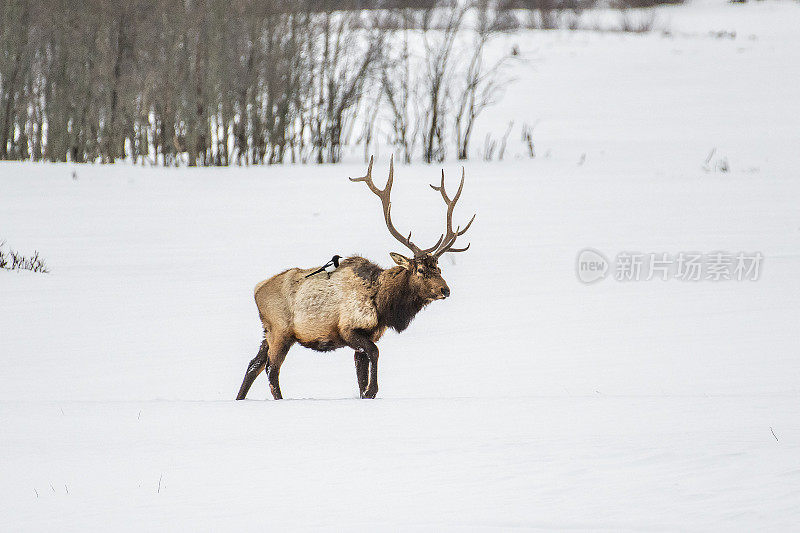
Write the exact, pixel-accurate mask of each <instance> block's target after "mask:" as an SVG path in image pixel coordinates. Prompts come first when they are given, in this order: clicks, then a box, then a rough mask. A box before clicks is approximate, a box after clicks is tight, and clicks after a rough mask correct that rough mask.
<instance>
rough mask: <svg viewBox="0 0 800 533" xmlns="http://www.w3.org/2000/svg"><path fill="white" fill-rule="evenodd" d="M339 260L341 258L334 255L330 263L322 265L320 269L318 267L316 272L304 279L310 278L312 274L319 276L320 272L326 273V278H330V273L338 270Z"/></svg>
mask: <svg viewBox="0 0 800 533" xmlns="http://www.w3.org/2000/svg"><path fill="white" fill-rule="evenodd" d="M341 258H342V256H340V255H334V256H333V257H331V260H330V261H328V262H327V263H325V264H324V265H322V266H321V267H319V268H318V269H317V270H315V271H314V272H312V273H311V274H309V275H307V276H306V277H307V278H310V277H311V276H313V275H314V274H319V273H320V272H327V273H328V276H329V277H330V275H331V273H332V272H333V271H334V270H336V269H337V268H339V259H341Z"/></svg>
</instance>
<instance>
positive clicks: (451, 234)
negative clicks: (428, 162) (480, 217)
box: [431, 167, 475, 257]
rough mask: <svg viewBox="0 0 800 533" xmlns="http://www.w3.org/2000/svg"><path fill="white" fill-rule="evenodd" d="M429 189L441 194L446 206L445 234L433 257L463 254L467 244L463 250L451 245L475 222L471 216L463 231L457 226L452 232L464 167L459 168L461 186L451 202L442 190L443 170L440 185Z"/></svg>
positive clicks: (462, 186) (473, 216)
mask: <svg viewBox="0 0 800 533" xmlns="http://www.w3.org/2000/svg"><path fill="white" fill-rule="evenodd" d="M431 188H432V189H433V190H434V191H439V192H440V193H442V198H443V199H444V203H445V204H447V233H446V234H445V237H444V239H443V240H442V241H441V246H439V247H437V249H436V251H435V252H433V256H434V257H439V256H441V255H442V254H443V253H445V252H463V251H465V250H467V249H468V248H469V244H467V245H466V246H465V247H463V248H453V245H454V244H455V243H456V239H457V238H458V237H459V236H460V235H464V234H465V233H466V232H467V230H468V229H469V227H470V226H471V225H472V222H473V221H474V220H475V215H472V218H471V219H470V220H469V222H468V223H467V225H466V226H464V229H461V226H458V227H457V228H456V229H455V231H453V209H455V207H456V202H458V198H459V197H460V196H461V189H463V188H464V167H461V184H460V185H459V186H458V191H456V195H455V196H453V199H452V200H451V199H450V198H448V197H447V192H446V191H445V190H444V170H442V183H441V185H439V186H438V187H437V186H436V185H431ZM470 244H471V243H470Z"/></svg>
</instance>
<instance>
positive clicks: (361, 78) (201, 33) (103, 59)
mask: <svg viewBox="0 0 800 533" xmlns="http://www.w3.org/2000/svg"><path fill="white" fill-rule="evenodd" d="M320 4H321V3H320V2H314V3H309V4H308V6H307V7H306V8H305V9H302V8H297V7H296V6H297V5H298V4H297V3H296V2H292V3H286V2H269V1H263V0H252V1H249V0H196V1H195V0H185V1H178V2H176V1H173V0H135V1H127V0H70V1H69V2H63V1H59V0H52V1H48V0H5V1H4V3H3V4H2V5H3V8H2V9H3V11H2V27H0V49H1V50H2V57H1V58H0V61H1V62H0V159H22V160H24V159H32V160H48V161H67V160H69V161H75V162H84V161H101V162H108V163H110V162H114V161H115V160H118V159H121V158H130V159H132V160H133V161H137V160H139V159H140V158H142V157H150V158H151V159H153V158H154V159H153V161H152V162H154V163H158V164H165V165H171V164H177V162H178V157H179V156H180V157H182V158H183V160H184V161H185V162H186V163H187V164H189V165H227V164H233V163H238V164H243V163H253V164H258V163H279V162H284V161H289V160H290V161H298V160H301V159H302V160H313V161H317V162H335V161H337V160H338V159H339V153H340V147H341V143H342V135H343V131H344V130H345V129H346V128H347V127H348V121H349V120H350V119H351V118H352V113H353V111H354V109H355V106H356V105H357V104H358V102H359V99H360V98H361V96H362V94H363V90H364V84H365V81H366V80H367V78H368V77H369V71H370V69H371V68H373V66H374V65H375V64H376V63H377V60H378V58H379V53H380V51H381V48H382V42H383V38H384V32H382V31H379V30H373V29H369V28H368V27H365V26H363V25H362V20H361V17H362V15H361V13H360V12H345V13H341V12H340V13H335V12H332V11H330V10H328V11H325V10H321V9H320ZM287 6H293V7H292V8H291V9H290V8H288V7H287ZM356 30H358V31H356Z"/></svg>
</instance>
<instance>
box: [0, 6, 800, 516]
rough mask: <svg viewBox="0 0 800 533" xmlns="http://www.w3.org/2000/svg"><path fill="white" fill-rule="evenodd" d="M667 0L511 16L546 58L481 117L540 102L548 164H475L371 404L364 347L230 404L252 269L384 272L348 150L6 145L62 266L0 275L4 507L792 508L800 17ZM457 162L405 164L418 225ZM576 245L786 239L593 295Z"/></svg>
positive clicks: (797, 499)
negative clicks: (55, 161)
mask: <svg viewBox="0 0 800 533" xmlns="http://www.w3.org/2000/svg"><path fill="white" fill-rule="evenodd" d="M659 20H660V21H661V24H663V25H665V26H668V27H669V29H670V33H671V35H670V36H665V35H662V34H661V33H652V34H647V35H622V34H598V33H587V32H577V33H569V32H534V33H529V34H523V35H515V36H511V37H508V39H507V44H511V43H514V44H517V45H518V46H519V47H520V50H521V52H522V55H523V57H525V58H526V62H524V63H522V64H520V65H518V66H517V71H516V72H515V77H516V78H517V82H516V83H515V84H513V85H510V86H509V87H508V89H507V91H506V96H505V98H504V100H503V101H502V103H501V104H500V105H498V106H497V107H495V108H493V109H492V111H490V112H489V114H488V115H487V116H486V117H485V118H484V120H483V121H482V122H481V124H480V129H479V133H477V134H476V137H475V138H476V139H477V141H476V142H477V144H478V145H480V144H481V142H482V139H483V138H484V136H485V135H486V133H490V134H492V135H493V136H494V137H499V136H501V135H502V133H503V131H504V130H505V127H506V125H507V123H508V122H509V121H510V120H514V121H515V124H516V127H519V126H520V125H521V123H522V122H527V123H528V124H531V125H533V124H535V128H534V139H535V142H536V151H537V157H536V159H532V160H531V159H528V158H527V157H526V156H524V153H525V146H524V144H523V143H521V142H520V141H519V136H518V134H515V135H514V136H513V138H511V140H510V141H509V148H508V150H507V153H506V158H505V160H504V161H503V162H497V161H495V162H491V163H485V162H480V157H475V158H474V160H473V161H471V162H469V163H468V164H467V165H466V175H467V183H466V186H465V189H464V195H463V198H462V201H461V203H460V207H459V211H458V212H457V213H456V216H457V217H462V218H464V219H466V217H468V216H469V215H471V213H472V212H473V211H477V213H478V218H477V220H476V222H475V224H474V226H473V228H472V229H471V230H470V235H469V236H470V239H469V240H471V242H472V248H471V249H470V250H469V251H468V252H467V253H464V254H457V255H455V256H454V257H452V258H447V257H445V258H444V259H443V262H442V266H443V270H444V276H445V279H447V281H448V283H449V285H450V287H451V289H452V290H453V295H452V297H451V298H449V299H447V300H445V301H441V302H436V303H434V304H433V305H431V306H430V307H429V308H428V309H426V310H424V311H423V312H422V313H421V314H420V315H419V316H418V317H417V319H416V321H415V322H414V323H413V324H412V326H411V327H410V328H409V330H407V331H406V332H404V333H403V334H402V335H397V334H388V335H387V336H386V337H385V338H384V339H383V340H382V341H381V343H380V345H379V346H380V348H381V354H382V355H381V363H380V392H379V396H378V399H376V400H373V401H367V400H359V399H357V396H358V393H357V388H356V380H355V371H354V368H353V358H352V353H351V352H350V351H346V350H340V351H337V352H333V353H329V354H319V353H315V352H312V351H309V350H305V349H303V348H300V347H295V348H293V349H292V351H291V352H290V353H289V356H288V358H287V361H286V363H285V364H284V366H283V368H282V372H281V385H282V389H283V393H284V396H285V397H286V398H287V400H284V401H281V402H274V401H272V400H267V398H268V397H269V393H268V390H267V385H266V381H265V380H264V378H263V377H262V378H259V380H257V381H256V383H255V385H254V387H253V389H252V390H251V392H250V395H249V399H248V400H247V401H244V402H234V401H233V400H232V398H233V397H234V396H235V394H236V392H237V390H238V387H239V384H240V383H241V379H242V376H243V374H244V371H245V367H246V365H247V363H248V361H249V360H250V359H251V358H252V357H253V356H254V355H255V352H256V351H257V349H258V345H259V342H260V336H261V332H260V322H259V320H258V315H257V312H256V309H255V305H254V304H253V300H252V287H253V286H254V285H255V283H256V282H257V281H259V280H261V279H264V278H266V277H269V276H271V275H273V274H275V273H277V272H279V271H281V270H282V269H284V268H286V267H289V266H294V265H301V266H311V265H315V264H320V263H322V262H324V261H325V260H327V259H328V258H329V257H330V256H331V255H332V254H333V253H340V254H349V253H361V254H363V255H365V256H367V257H370V258H372V259H373V260H376V261H378V262H380V263H382V264H384V265H386V266H388V265H389V264H390V259H389V258H388V254H387V252H388V251H390V250H395V249H397V245H396V244H395V243H394V242H393V241H392V239H391V237H389V235H388V233H387V232H386V230H385V228H384V226H383V221H382V220H381V217H380V209H379V207H378V203H377V201H376V200H375V199H374V197H372V196H371V195H370V194H369V193H368V192H367V191H366V188H365V187H363V186H362V185H360V184H351V183H350V182H348V181H347V180H346V177H347V176H354V175H360V174H363V171H364V165H363V164H362V163H360V162H359V161H357V159H356V158H355V157H354V156H351V157H350V161H349V162H348V163H347V164H342V165H338V166H323V167H299V166H298V167H273V168H252V169H237V168H231V169H221V170H213V169H166V170H165V169H142V168H133V167H130V166H124V165H118V166H113V167H111V166H72V165H33V164H3V165H0V238H2V239H6V240H7V241H8V244H9V245H10V246H11V247H12V248H14V249H17V250H19V251H22V252H31V251H33V249H34V248H35V249H37V250H39V251H40V252H41V253H42V255H43V256H44V257H45V258H46V260H47V262H48V265H49V267H50V269H51V273H50V274H48V275H41V274H31V273H25V272H23V273H9V272H0V298H1V300H0V306H2V313H0V364H2V366H1V367H0V524H2V526H0V529H3V530H7V531H44V530H49V531H86V530H108V529H114V530H137V531H141V530H145V531H154V530H164V531H167V530H168V531H174V530H180V529H184V530H198V531H203V530H230V529H234V528H236V529H240V530H241V529H243V530H264V529H267V530H270V529H272V530H277V529H280V530H286V529H291V530H294V529H317V528H322V529H355V528H362V529H365V530H367V529H384V528H385V529H403V530H416V529H421V530H429V529H435V530H446V529H463V530H480V529H493V528H496V529H512V528H523V529H548V530H549V529H581V530H584V529H609V530H631V529H633V530H643V529H648V530H678V529H680V530H703V531H707V530H722V529H724V530H742V531H744V530H753V529H756V528H757V529H760V530H788V529H791V528H793V527H796V524H797V522H798V520H800V357H798V355H800V354H799V353H798V352H800V335H798V331H797V320H798V316H800V275H798V273H799V272H800V201H799V200H800V182H798V175H797V168H798V166H797V165H798V159H797V149H798V146H800V118H798V117H800V98H798V91H797V86H798V82H800V46H798V44H800V37H799V36H798V33H797V31H796V28H797V27H800V25H798V23H800V5H798V4H797V3H773V2H761V3H757V4H748V5H744V6H737V5H728V4H723V3H714V4H711V3H703V4H695V5H690V6H682V7H673V8H665V9H662V10H661V11H660V12H659ZM711 31H713V32H719V31H726V32H731V31H735V32H736V37H735V38H734V39H731V38H727V37H723V38H718V37H715V36H712V35H710V34H709V32H711ZM476 148H477V149H478V151H479V146H477V147H476ZM712 150H714V151H713V154H712V155H711V157H710V159H709V161H708V163H706V161H707V158H708V157H709V154H710V153H712ZM723 161H724V165H723ZM387 165H388V158H387V154H386V150H385V149H384V151H383V152H381V153H380V154H379V159H378V161H377V163H376V169H375V175H376V177H377V176H384V175H385V171H386V168H387ZM704 165H705V166H707V169H704V168H703V167H704ZM723 166H727V167H728V169H729V170H728V171H727V172H723V171H722V170H721V168H722V167H723ZM444 168H445V170H446V172H447V175H448V177H449V182H448V183H450V184H451V187H455V185H456V184H457V178H458V173H459V170H460V169H459V166H458V165H457V164H456V163H455V162H452V161H451V162H447V163H446V164H445V165H444ZM73 171H74V172H75V173H76V178H77V179H73V177H72V173H73ZM438 172H439V169H438V167H427V166H424V165H412V166H410V167H405V166H401V167H398V168H397V179H396V185H395V191H394V196H395V198H394V209H393V214H394V217H395V220H396V224H397V225H398V226H399V227H404V228H412V227H413V229H414V232H415V235H418V236H420V237H421V236H423V235H426V236H428V237H429V238H431V239H433V237H434V236H438V233H439V232H440V225H441V224H442V220H443V214H442V212H441V207H440V203H441V200H440V199H439V198H437V197H436V195H435V194H434V193H433V192H432V191H430V189H429V188H428V187H427V185H426V184H427V183H433V182H434V181H435V180H436V179H437V175H438ZM586 247H591V248H594V249H597V250H599V251H601V252H603V253H604V254H605V255H606V256H607V257H609V258H611V259H613V258H614V257H615V256H616V254H617V253H619V252H623V251H629V252H631V251H633V252H641V253H662V252H663V253H670V254H677V253H679V252H682V251H683V252H689V251H699V252H713V251H717V250H725V251H728V252H731V253H735V252H748V253H749V252H761V253H762V254H763V256H764V260H763V263H762V265H761V266H762V270H761V272H760V279H758V280H757V281H720V282H712V281H698V282H681V281H678V280H675V279H670V280H668V281H660V280H651V281H644V280H643V281H631V282H620V281H616V280H615V279H605V280H602V281H600V282H598V283H596V284H593V285H584V284H582V283H580V282H579V281H578V279H577V277H576V271H575V260H576V256H577V254H578V252H579V251H580V250H582V249H584V248H586ZM610 278H613V273H612V275H611V276H610Z"/></svg>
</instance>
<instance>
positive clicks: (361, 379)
mask: <svg viewBox="0 0 800 533" xmlns="http://www.w3.org/2000/svg"><path fill="white" fill-rule="evenodd" d="M355 359H356V379H357V380H358V393H359V395H361V397H362V398H363V397H364V392H365V391H366V390H367V384H368V379H369V375H368V372H369V357H367V354H365V353H361V352H359V351H356V355H355Z"/></svg>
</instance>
